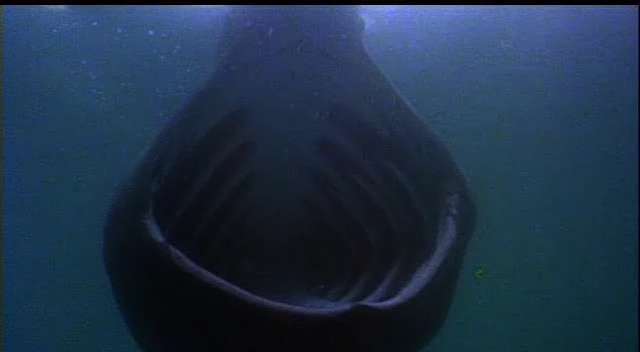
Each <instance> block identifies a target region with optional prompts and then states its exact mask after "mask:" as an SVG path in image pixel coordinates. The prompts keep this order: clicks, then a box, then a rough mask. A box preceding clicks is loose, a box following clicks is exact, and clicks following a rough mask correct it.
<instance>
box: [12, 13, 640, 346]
mask: <svg viewBox="0 0 640 352" xmlns="http://www.w3.org/2000/svg"><path fill="white" fill-rule="evenodd" d="M224 11H225V10H224V8H217V7H173V6H171V7H127V8H125V7H107V8H96V7H86V8H74V7H70V8H66V9H61V8H55V9H52V8H46V7H39V6H29V7H18V6H9V7H6V8H5V11H4V24H3V25H4V38H3V45H4V48H3V54H4V62H3V65H4V77H3V82H2V84H3V86H4V90H3V91H4V96H3V99H4V101H3V103H4V112H5V117H4V136H3V137H4V143H5V144H4V150H5V160H4V165H5V168H4V169H5V189H4V197H5V198H4V205H5V214H3V215H4V217H3V218H4V222H3V226H4V227H3V235H4V239H3V241H4V253H2V258H3V259H2V260H3V262H4V270H5V272H4V280H5V282H4V287H5V289H4V292H3V295H4V297H3V298H4V304H5V307H4V317H3V318H4V324H3V326H2V329H3V334H4V337H5V339H4V340H5V344H6V345H5V346H4V350H6V351H10V352H17V351H103V350H105V351H136V350H137V349H136V347H135V345H134V342H133V340H132V339H131V337H130V336H129V333H128V331H127V330H126V328H125V326H124V323H123V321H122V319H121V318H120V316H119V313H118V312H117V310H116V306H115V304H114V302H113V298H112V296H111V290H110V289H109V284H108V281H107V277H106V274H105V272H104V268H103V265H102V257H101V252H100V250H101V244H102V226H103V223H104V214H105V211H106V209H107V207H108V205H109V201H110V197H111V196H112V195H113V191H114V187H115V185H116V184H117V183H118V182H119V181H120V180H121V179H122V178H123V177H124V176H125V175H127V174H128V173H129V172H130V171H131V169H132V168H133V166H134V164H135V162H136V161H137V159H138V158H139V157H140V156H141V153H142V151H143V149H144V148H145V147H146V146H147V145H148V144H149V143H150V141H151V138H153V136H154V135H155V134H156V133H157V131H158V130H159V128H160V127H161V126H162V124H163V123H164V122H165V120H166V118H168V117H169V116H171V115H172V114H173V113H174V112H175V111H177V110H178V109H179V108H180V107H181V106H182V104H183V103H185V101H186V99H187V98H188V97H189V96H190V95H191V94H193V93H194V92H195V91H196V90H197V89H198V87H199V86H200V85H201V84H202V83H203V82H204V81H205V80H206V79H207V78H208V77H209V75H210V74H211V73H212V72H213V70H214V69H215V62H216V53H215V52H214V51H215V44H216V40H217V37H218V33H219V29H220V25H221V19H222V17H223V16H224ZM363 15H364V16H365V20H366V23H367V39H366V45H367V47H368V49H369V51H370V53H371V56H372V57H373V59H374V60H375V61H376V62H377V63H378V64H379V65H380V67H381V68H382V69H383V71H384V72H385V73H386V74H387V76H388V77H389V79H390V80H391V81H392V82H393V83H394V84H395V85H396V87H397V88H398V90H399V91H400V92H401V93H402V94H403V95H404V96H405V97H406V98H407V99H408V100H409V101H410V102H411V104H412V105H413V106H414V107H415V108H416V110H417V111H418V112H419V113H420V114H422V115H423V116H424V118H425V119H426V120H427V123H428V124H429V125H430V126H431V127H432V129H434V130H435V131H436V132H437V133H438V134H439V135H440V136H441V137H442V139H443V140H444V141H445V143H446V144H447V146H448V147H449V148H450V150H451V151H452V153H453V154H454V157H455V159H456V160H457V162H458V163H459V165H460V166H461V168H462V169H463V170H464V171H465V173H466V174H467V176H468V178H469V183H470V185H471V188H472V190H473V192H474V194H475V197H476V202H477V206H478V212H479V213H478V226H477V230H476V233H475V236H474V238H473V239H472V241H471V243H470V246H469V249H468V252H467V256H466V258H465V265H464V268H463V272H462V273H461V279H460V282H459V289H458V290H457V292H456V297H455V299H454V303H453V307H452V310H451V313H450V315H449V317H448V319H447V322H446V323H445V326H444V328H443V329H442V331H441V332H440V334H439V335H438V337H437V338H436V339H435V340H434V341H433V343H432V344H431V345H430V346H428V347H426V348H425V351H430V352H431V351H433V352H436V351H505V352H507V351H635V350H637V348H638V303H637V302H638V301H637V297H638V265H637V263H638V237H637V236H638V218H637V214H638V163H637V161H638V134H637V133H638V132H637V131H638V119H637V113H638V98H637V97H638V78H637V77H638V64H637V62H638V10H637V7H625V6H617V7H599V6H598V7H439V6H436V7H420V6H418V7H402V6H395V7H392V8H365V9H363Z"/></svg>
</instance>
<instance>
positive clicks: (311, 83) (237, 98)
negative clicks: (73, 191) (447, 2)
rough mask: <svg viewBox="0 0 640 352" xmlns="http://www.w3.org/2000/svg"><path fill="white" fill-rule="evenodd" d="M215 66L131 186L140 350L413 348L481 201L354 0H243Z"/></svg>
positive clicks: (132, 275)
mask: <svg viewBox="0 0 640 352" xmlns="http://www.w3.org/2000/svg"><path fill="white" fill-rule="evenodd" d="M225 28H226V31H225V35H224V38H223V41H222V44H221V46H222V47H221V52H222V58H221V60H220V62H219V66H218V69H217V71H216V73H215V75H214V77H213V78H212V79H211V80H210V81H209V82H208V83H207V84H206V86H205V87H204V88H203V89H202V90H201V92H200V93H199V94H198V95H197V96H195V97H194V98H193V99H192V100H191V101H190V102H189V104H187V106H186V107H185V108H184V110H183V111H182V112H181V113H180V114H178V115H177V116H176V117H175V118H174V119H172V120H171V121H170V123H169V124H168V125H167V126H166V127H165V128H164V130H163V131H162V132H161V133H160V135H159V136H158V138H157V140H156V141H155V143H154V144H153V145H152V147H151V148H150V149H149V150H148V151H147V153H146V155H145V157H144V159H143V160H142V161H141V162H140V165H139V167H138V168H137V169H136V171H135V172H134V174H133V175H132V176H131V178H129V179H128V180H126V182H124V184H123V185H122V186H121V189H120V191H119V193H118V194H117V197H116V198H115V200H114V203H113V206H112V208H111V211H110V213H109V215H108V219H107V224H106V228H105V242H104V257H105V264H106V268H107V271H108V274H109V277H110V279H111V284H112V287H113V291H114V295H115V298H116V300H117V303H118V306H119V308H120V310H121V311H122V314H123V315H124V318H125V321H126V323H127V325H128V327H129V329H130V331H131V332H132V334H133V336H134V338H135V340H136V341H137V342H138V344H139V345H140V347H141V348H142V349H143V350H145V351H153V352H159V351H186V352H188V351H271V350H273V351H285V352H286V351H296V352H297V351H395V352H403V351H418V350H419V349H420V348H421V347H423V346H424V345H425V344H426V343H427V342H428V341H429V340H430V339H431V338H432V337H433V336H434V334H435V333H436V332H437V331H438V329H439V328H440V327H441V325H442V323H443V321H444V319H445V317H446V315H447V311H448V309H449V306H450V303H451V299H452V296H453V293H454V288H455V286H456V281H457V276H458V272H459V270H460V266H461V263H462V258H463V254H464V251H465V247H466V244H467V242H468V240H469V238H470V236H471V233H472V230H473V226H474V219H475V210H474V206H473V203H472V201H471V199H470V196H469V192H468V189H467V186H466V183H465V180H464V177H463V176H462V174H461V172H460V171H459V169H458V168H457V166H456V165H455V163H454V161H453V160H452V158H451V156H450V154H449V152H448V151H447V150H446V148H445V147H444V145H443V144H442V143H441V142H440V141H438V140H437V138H436V136H435V135H434V134H432V133H431V132H430V131H429V129H428V128H427V125H426V124H425V121H424V120H423V119H422V118H420V117H419V116H417V115H416V113H415V112H414V111H413V110H412V109H411V108H410V107H409V106H408V104H407V103H406V102H405V101H404V100H403V99H402V98H401V97H400V96H399V95H398V93H397V92H396V91H395V90H394V89H393V87H392V86H391V85H390V84H389V82H388V80H387V79H386V78H385V77H384V75H383V74H382V73H381V72H380V71H379V70H378V68H377V67H376V66H375V65H374V64H373V63H372V61H371V59H370V58H369V56H368V54H367V52H366V50H365V48H364V46H363V43H362V31H363V24H362V21H361V19H360V18H359V16H358V14H357V8H356V7H354V6H336V7H313V6H312V7H308V6H290V7H235V8H234V9H233V10H231V11H230V13H229V14H228V16H227V23H226V27H225Z"/></svg>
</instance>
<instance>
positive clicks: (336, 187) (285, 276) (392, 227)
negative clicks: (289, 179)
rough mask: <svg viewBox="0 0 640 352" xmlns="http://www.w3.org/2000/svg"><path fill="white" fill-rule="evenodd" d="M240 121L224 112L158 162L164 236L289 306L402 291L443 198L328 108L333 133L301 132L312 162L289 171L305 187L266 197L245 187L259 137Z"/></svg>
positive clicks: (244, 117) (155, 212)
mask: <svg viewBox="0 0 640 352" xmlns="http://www.w3.org/2000/svg"><path fill="white" fill-rule="evenodd" d="M346 114H348V116H345V115H346ZM249 118H250V116H249V114H248V113H246V112H243V111H240V110H238V111H235V112H232V113H229V114H228V115H226V116H225V117H224V118H222V119H221V120H220V121H219V122H218V123H216V124H215V125H214V126H213V127H211V128H210V129H208V130H207V131H206V132H205V133H203V134H202V135H201V136H199V137H197V138H195V139H194V142H193V143H191V144H190V145H189V146H187V147H184V148H183V150H182V151H179V152H177V154H176V155H175V156H174V157H173V158H168V159H164V160H160V161H158V162H159V163H161V164H159V165H158V166H157V167H156V168H155V172H154V175H153V181H152V192H153V194H152V197H151V205H150V211H149V213H150V214H151V219H150V221H152V222H154V226H156V228H157V229H158V230H159V232H160V233H161V235H162V236H163V238H164V239H165V240H166V242H167V243H169V244H170V245H171V246H173V247H174V248H175V249H177V250H179V251H180V252H181V253H183V254H184V255H185V256H186V257H188V258H189V259H190V260H191V261H192V262H193V263H195V264H196V265H198V266H200V267H201V268H203V269H205V270H207V271H208V272H210V273H211V274H213V275H215V276H217V277H219V278H221V279H223V280H225V281H227V282H228V283H230V284H232V285H235V286H237V287H239V288H241V289H243V290H246V291H249V292H251V293H252V294H255V295H258V296H261V297H264V298H266V299H270V300H274V301H277V302H281V303H285V304H290V305H297V306H305V307H317V308H322V307H338V306H341V305H352V304H354V303H375V302H383V301H385V300H390V299H392V298H393V297H394V296H395V295H397V294H398V293H399V292H400V291H401V290H402V289H403V288H405V287H406V286H407V285H408V284H409V283H410V282H411V280H412V278H413V276H414V274H415V273H416V271H417V270H418V269H419V268H420V267H421V266H422V265H423V264H424V263H426V262H427V261H428V260H429V258H430V256H431V255H432V253H433V251H434V248H435V246H436V240H437V232H438V217H439V214H440V213H441V212H440V211H439V210H438V209H433V206H434V204H440V203H441V202H439V201H437V200H428V201H423V199H424V194H425V191H424V190H421V191H419V190H418V189H417V185H416V184H414V183H413V182H412V176H414V172H415V170H411V169H409V168H408V167H407V164H406V163H402V162H398V158H397V157H396V156H397V155H396V154H397V153H394V152H393V151H390V150H388V149H386V148H385V145H387V144H388V141H386V140H385V138H384V137H383V136H381V135H379V133H377V132H376V131H375V130H373V129H371V128H369V127H368V126H366V124H364V123H362V121H359V122H358V123H357V124H355V125H354V124H353V123H345V122H346V121H347V120H346V119H347V118H348V119H349V121H356V119H355V117H354V116H353V114H352V113H350V112H347V111H345V110H344V109H340V108H339V107H338V108H336V109H335V110H334V111H333V113H332V114H330V117H329V119H328V123H329V124H330V128H331V129H332V131H333V133H331V134H327V135H326V137H322V138H319V139H317V140H314V141H310V143H312V144H313V148H312V150H313V151H314V155H313V156H312V157H314V158H317V160H318V161H319V162H318V163H316V164H317V165H315V166H314V167H313V168H310V167H302V168H299V169H296V170H295V172H291V170H289V171H288V172H290V173H291V174H293V175H295V177H296V178H297V179H298V180H299V179H304V180H306V181H305V182H307V186H308V187H305V189H306V191H305V192H301V193H300V194H294V196H293V197H291V194H289V197H284V198H283V201H286V202H288V203H294V204H283V202H273V200H271V201H272V203H271V204H265V203H264V200H261V199H260V197H257V196H256V194H255V192H254V191H255V181H256V178H258V177H260V176H259V174H257V173H256V170H255V168H254V167H253V166H254V165H255V159H256V154H257V153H256V151H257V150H258V149H259V148H260V145H259V143H256V142H255V139H254V138H251V136H250V121H249ZM292 167H294V166H293V165H292ZM272 191H273V192H274V193H275V194H277V193H278V192H282V193H286V192H291V191H290V190H287V189H282V190H272ZM426 194H432V195H434V197H436V196H439V193H438V192H437V190H427V191H426ZM276 199H277V198H276ZM292 199H293V200H292Z"/></svg>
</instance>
